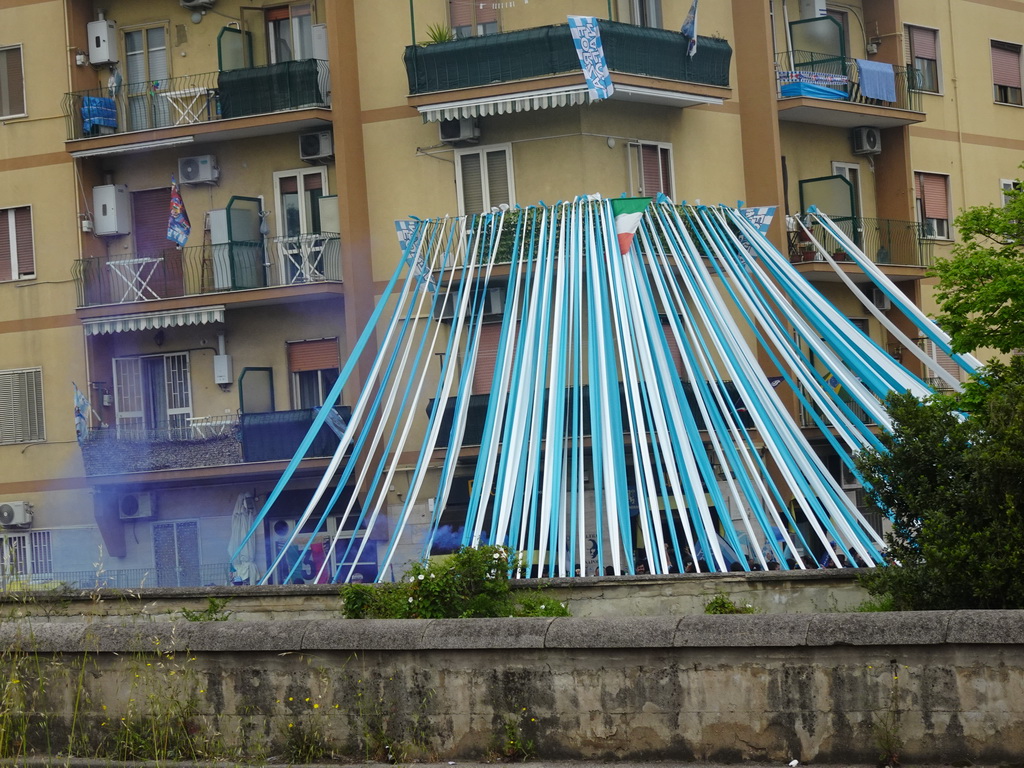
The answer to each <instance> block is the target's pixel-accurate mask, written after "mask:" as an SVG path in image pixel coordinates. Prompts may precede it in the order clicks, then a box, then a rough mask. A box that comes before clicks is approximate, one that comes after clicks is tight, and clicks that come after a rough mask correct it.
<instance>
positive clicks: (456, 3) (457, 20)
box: [448, 0, 473, 29]
mask: <svg viewBox="0 0 1024 768" xmlns="http://www.w3.org/2000/svg"><path fill="white" fill-rule="evenodd" d="M448 23H449V26H450V27H451V28H452V29H454V28H455V27H468V26H469V25H470V24H472V23H473V3H472V0H449V2H448Z"/></svg>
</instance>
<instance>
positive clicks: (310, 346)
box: [288, 337, 341, 410]
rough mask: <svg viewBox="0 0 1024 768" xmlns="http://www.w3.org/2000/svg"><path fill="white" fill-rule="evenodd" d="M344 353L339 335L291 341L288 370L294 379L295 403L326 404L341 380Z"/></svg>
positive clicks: (300, 405) (299, 405)
mask: <svg viewBox="0 0 1024 768" xmlns="http://www.w3.org/2000/svg"><path fill="white" fill-rule="evenodd" d="M340 367H341V356H340V355H339V353H338V339H337V337H335V338H331V339H316V340H313V341H289V342H288V371H289V373H290V374H291V380H292V407H293V408H295V409H297V410H303V409H306V408H316V407H317V406H320V405H323V404H324V400H325V399H326V398H327V394H328V393H329V392H330V391H331V388H332V387H333V386H334V384H335V382H337V381H338V369H339V368H340Z"/></svg>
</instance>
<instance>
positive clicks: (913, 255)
mask: <svg viewBox="0 0 1024 768" xmlns="http://www.w3.org/2000/svg"><path fill="white" fill-rule="evenodd" d="M835 223H836V224H837V225H838V226H839V228H840V229H842V230H843V232H844V233H845V234H846V236H847V237H849V238H850V239H851V240H853V242H854V243H855V244H856V245H857V247H858V248H860V249H861V250H862V251H863V252H864V254H865V255H866V256H867V257H868V258H869V259H871V260H872V261H873V262H875V263H876V264H881V265H886V264H891V265H894V266H901V267H928V266H931V263H932V245H933V243H932V241H931V240H929V239H927V238H925V237H923V234H924V233H923V230H922V229H921V225H920V224H918V223H917V222H916V221H896V220H893V219H864V218H853V219H835ZM809 229H810V231H811V234H812V235H814V238H815V239H816V240H817V241H818V242H819V243H820V244H821V245H822V247H823V248H824V249H825V250H826V251H828V252H829V253H830V254H832V256H833V258H835V259H836V261H848V260H849V257H848V256H847V254H846V252H845V251H844V250H843V249H842V248H841V247H840V245H839V243H838V241H837V240H836V239H835V238H834V237H832V235H830V234H828V233H827V232H826V231H825V230H824V228H823V227H821V226H820V225H818V224H814V225H812V226H811V227H809ZM789 260H790V261H792V262H803V261H822V260H823V259H822V257H821V255H820V254H819V253H818V252H817V250H816V249H815V248H814V246H813V244H812V243H811V242H810V241H809V240H808V241H805V240H804V239H803V233H802V232H790V233H789Z"/></svg>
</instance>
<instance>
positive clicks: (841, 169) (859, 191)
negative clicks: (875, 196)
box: [832, 160, 864, 218]
mask: <svg viewBox="0 0 1024 768" xmlns="http://www.w3.org/2000/svg"><path fill="white" fill-rule="evenodd" d="M850 171H854V172H855V173H856V174H857V182H856V184H854V180H853V179H851V178H850ZM832 175H833V176H842V177H843V178H844V179H846V180H847V181H848V182H850V184H852V185H853V191H854V196H853V198H854V207H855V210H854V216H855V217H857V218H864V172H863V170H862V169H861V167H860V163H847V162H841V161H839V160H833V161H832Z"/></svg>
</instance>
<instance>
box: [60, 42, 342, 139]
mask: <svg viewBox="0 0 1024 768" xmlns="http://www.w3.org/2000/svg"><path fill="white" fill-rule="evenodd" d="M330 90H331V89H330V69H329V67H328V64H327V62H326V61H320V60H317V59H305V60H302V61H285V62H281V63H279V64H270V65H268V66H265V67H251V68H248V69H233V70H227V71H224V72H205V73H202V74H197V75H184V76H182V77H172V78H169V79H166V80H154V81H148V80H147V81H144V82H135V83H122V84H121V85H118V86H114V87H109V88H94V89H92V90H88V91H75V92H73V93H66V94H64V101H63V104H62V110H63V112H64V118H65V120H66V121H67V136H68V139H69V140H74V139H86V138H93V137H96V136H104V135H107V134H114V133H128V132H130V131H145V130H152V129H156V128H170V127H173V126H176V125H195V124H196V123H205V122H209V121H211V120H220V119H224V118H229V117H246V116H250V115H262V114H269V113H272V112H281V111H285V110H290V109H305V108H309V107H330Z"/></svg>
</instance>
